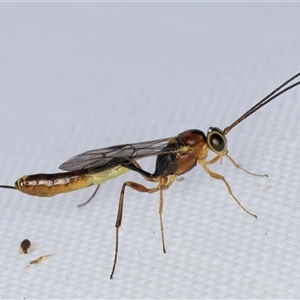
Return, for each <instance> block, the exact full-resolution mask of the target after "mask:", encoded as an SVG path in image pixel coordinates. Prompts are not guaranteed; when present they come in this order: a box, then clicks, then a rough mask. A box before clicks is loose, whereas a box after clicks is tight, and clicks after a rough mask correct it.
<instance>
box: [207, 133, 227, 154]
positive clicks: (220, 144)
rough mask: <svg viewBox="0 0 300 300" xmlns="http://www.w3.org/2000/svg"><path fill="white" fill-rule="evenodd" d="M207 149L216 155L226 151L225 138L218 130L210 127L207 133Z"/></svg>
mask: <svg viewBox="0 0 300 300" xmlns="http://www.w3.org/2000/svg"><path fill="white" fill-rule="evenodd" d="M207 142H208V146H209V148H210V149H211V150H212V151H214V152H215V153H217V154H221V153H222V152H223V151H224V150H226V138H225V136H224V135H223V132H222V131H221V130H220V129H219V128H214V127H210V128H209V129H208V133H207Z"/></svg>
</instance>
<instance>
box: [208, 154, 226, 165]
mask: <svg viewBox="0 0 300 300" xmlns="http://www.w3.org/2000/svg"><path fill="white" fill-rule="evenodd" d="M219 159H222V156H220V155H217V156H215V157H214V158H213V159H211V160H209V161H207V162H205V164H206V165H212V164H214V163H215V162H217V161H218V160H219Z"/></svg>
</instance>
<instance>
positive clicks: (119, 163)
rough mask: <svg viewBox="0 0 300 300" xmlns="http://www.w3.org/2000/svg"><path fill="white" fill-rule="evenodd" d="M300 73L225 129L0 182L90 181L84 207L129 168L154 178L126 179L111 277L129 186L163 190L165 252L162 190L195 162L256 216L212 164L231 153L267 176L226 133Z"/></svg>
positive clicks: (38, 185)
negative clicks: (146, 165) (233, 147)
mask: <svg viewBox="0 0 300 300" xmlns="http://www.w3.org/2000/svg"><path fill="white" fill-rule="evenodd" d="M299 76H300V73H298V74H296V75H294V76H293V77H291V78H290V79H289V80H287V81H286V82H284V83H283V84H281V85H280V86H279V87H278V88H276V89H275V90H274V91H272V92H271V93H270V94H269V95H267V96H266V97H264V98H263V99H262V100H261V101H259V102H258V103H257V104H256V105H254V106H253V107H252V108H250V109H249V110H248V111H247V112H246V113H244V114H243V115H242V116H241V117H240V118H238V119H237V120H236V121H234V122H233V123H232V124H231V125H230V126H228V127H225V128H224V129H223V130H221V129H219V128H217V127H210V128H209V129H208V131H207V135H205V134H204V133H203V131H201V130H199V129H191V130H186V131H184V132H182V133H180V134H179V135H177V136H176V137H171V138H165V139H159V140H153V141H148V142H141V143H134V144H122V145H117V146H112V147H108V148H102V149H97V150H91V151H87V152H84V153H82V154H78V155H76V156H74V157H73V158H71V159H69V160H67V161H66V162H64V163H63V164H62V165H60V167H59V168H60V169H61V170H64V171H67V172H63V173H56V174H35V175H26V176H23V177H21V178H20V179H18V180H17V181H16V182H15V186H8V185H0V187H1V188H10V189H17V190H19V191H21V192H23V193H25V194H29V195H32V196H39V197H52V196H55V195H57V194H60V193H65V192H72V191H75V190H78V189H83V188H86V187H89V186H91V185H97V187H96V190H95V191H94V193H93V194H92V196H91V197H90V198H89V199H88V200H87V201H86V202H85V203H83V204H81V205H80V206H82V205H85V204H87V203H88V202H89V201H90V200H91V199H92V198H93V197H94V196H95V195H96V193H97V191H98V189H99V186H100V184H102V183H104V182H106V181H108V180H111V179H114V178H116V177H118V176H120V175H122V174H124V173H126V172H128V171H130V170H131V171H135V172H137V173H139V174H140V175H141V176H142V177H144V179H146V180H147V181H151V182H156V183H157V186H156V187H154V188H147V187H146V186H144V185H142V184H139V183H137V182H133V181H126V182H124V183H123V186H122V188H121V192H120V198H119V204H118V212H117V218H116V224H115V228H116V241H115V254H114V261H113V266H112V271H111V275H110V278H111V279H112V278H113V275H114V272H115V268H116V264H117V256H118V250H119V228H120V226H121V223H122V216H123V204H124V194H125V189H126V187H130V188H132V189H134V190H136V191H138V192H141V193H155V192H159V220H160V229H161V239H162V248H163V252H166V247H165V239H164V230H163V220H162V212H163V192H164V191H165V190H166V189H168V188H169V187H170V186H171V185H172V184H173V183H174V181H175V180H176V178H177V176H180V175H182V174H185V173H186V172H188V171H190V170H191V169H193V168H194V167H195V166H196V165H197V163H198V164H199V165H201V166H202V167H203V169H204V170H205V171H206V173H208V175H210V176H211V177H212V178H214V179H218V180H222V181H223V182H224V184H225V186H226V188H227V190H228V192H229V194H230V195H231V197H232V198H233V199H234V200H235V201H236V202H237V204H238V205H239V206H240V207H241V208H242V209H243V210H244V211H245V212H246V213H248V214H249V215H251V216H254V217H256V215H254V214H253V213H251V212H249V211H248V210H247V209H246V208H245V207H244V206H243V205H242V204H241V203H240V202H239V200H238V199H237V198H236V197H235V195H234V194H233V193H232V190H231V187H230V185H229V183H228V182H227V181H226V179H225V178H224V177H223V176H222V175H220V174H217V173H214V172H212V171H211V170H210V169H209V165H211V164H214V163H216V162H217V161H218V160H221V159H222V158H223V157H227V158H228V159H229V160H230V161H231V162H232V164H233V165H234V166H235V167H236V168H238V169H241V170H243V171H245V172H247V173H249V174H252V175H256V176H266V175H258V174H254V173H251V172H249V171H247V170H245V169H244V168H242V167H241V166H239V165H238V164H237V163H236V162H235V161H234V160H233V159H232V158H231V157H230V156H229V155H228V150H227V140H226V135H227V134H228V133H229V131H230V130H231V129H232V128H234V127H235V126H236V125H238V124H239V123H240V122H242V121H243V120H245V119H246V118H248V117H249V116H250V115H252V114H253V113H254V112H255V111H257V110H258V109H260V108H262V107H263V106H264V105H266V104H267V103H269V102H271V101H272V100H274V99H275V98H277V97H278V96H280V95H281V94H283V93H285V92H287V91H288V90H290V89H292V88H294V87H296V86H297V85H299V84H300V81H297V82H295V83H293V84H291V85H289V86H287V85H288V84H289V83H291V82H292V81H293V80H294V79H295V78H297V77H299ZM209 150H211V151H212V152H214V154H215V157H214V158H213V159H211V160H207V156H208V152H209ZM149 156H156V164H155V170H154V172H153V173H150V172H147V171H145V170H144V169H142V168H141V166H140V165H139V164H138V162H137V160H139V159H142V158H145V157H149Z"/></svg>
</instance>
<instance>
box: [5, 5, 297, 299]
mask: <svg viewBox="0 0 300 300" xmlns="http://www.w3.org/2000/svg"><path fill="white" fill-rule="evenodd" d="M0 14H1V27H0V34H1V35H0V37H1V50H0V56H1V89H0V99H1V108H0V120H1V126H0V140H1V151H0V166H1V174H0V184H13V183H14V182H15V180H16V179H18V178H19V177H21V176H23V175H25V174H35V173H54V172H58V166H59V165H60V164H61V163H62V162H64V161H65V160H67V159H69V158H70V157H72V156H73V155H75V154H78V153H81V152H84V151H86V150H91V149H97V148H102V147H107V146H110V145H115V144H120V143H131V142H139V141H146V140H152V139H159V138H165V137H171V136H175V135H177V134H178V133H180V132H182V131H184V130H186V129H190V128H199V129H201V130H203V131H204V132H206V131H207V129H208V127H209V126H217V127H220V128H222V129H223V128H224V127H225V126H228V125H229V124H231V123H232V122H233V121H234V120H236V119H237V118H238V117H239V116H240V115H242V114H243V113H244V112H245V111H246V110H247V109H249V108H250V107H251V106H252V105H254V104H255V103H256V102H258V101H259V100H260V99H261V98H262V97H264V96H265V95H267V94H268V93H269V92H271V91H272V90H273V89H274V88H275V87H277V86H278V85H279V84H281V83H282V82H284V81H285V80H286V79H288V78H289V77H291V76H292V75H294V74H296V73H298V72H299V71H300V59H299V57H300V56H299V53H300V34H299V28H300V18H299V15H300V4H299V3H1V4H0ZM299 115H300V88H299V87H297V88H295V89H294V90H293V91H290V92H288V93H287V94H285V95H283V96H281V97H280V98H278V99H276V100H275V101H274V102H272V103H270V104H268V105H267V106H266V107H264V108H263V109H261V110H260V111H258V112H256V113H255V114H254V115H252V116H251V117H249V118H248V119H247V120H245V121H243V122H242V123H241V124H239V125H238V126H237V127H236V128H234V129H233V130H232V131H231V132H230V133H229V134H228V148H229V153H230V155H231V156H232V157H233V158H234V159H235V160H236V161H237V162H238V163H240V164H241V165H242V166H243V167H245V168H247V169H249V170H250V171H253V172H258V173H263V174H264V173H267V174H268V175H269V177H268V178H259V177H254V176H250V175H248V174H246V173H244V172H242V171H238V170H236V169H235V167H234V166H232V164H231V163H230V162H229V161H228V160H226V159H224V160H223V164H222V166H221V165H220V164H216V165H214V166H212V170H214V171H216V172H219V173H221V174H223V175H224V176H225V177H226V178H227V180H228V182H229V183H230V184H231V187H232V189H233V192H234V193H235V195H236V196H237V197H238V199H239V200H240V201H241V202H242V203H243V205H245V206H246V207H247V208H248V209H249V210H250V211H251V212H253V213H255V214H257V216H258V219H254V218H253V217H251V216H249V215H247V214H246V213H245V212H243V211H242V210H241V208H240V207H239V206H238V205H236V203H235V202H234V200H233V199H232V198H231V197H230V195H229V194H228V192H227V190H226V187H225V186H224V184H223V183H222V182H219V181H217V180H214V179H211V178H210V177H209V176H208V175H207V174H206V173H205V172H204V171H203V170H202V169H201V168H200V167H197V168H195V169H194V170H192V171H191V172H189V173H187V174H185V175H184V177H183V178H184V180H183V181H178V182H175V184H174V185H173V186H172V187H171V188H170V189H169V190H168V191H166V192H165V206H164V215H163V217H164V226H165V238H166V247H167V253H166V254H163V253H162V247H161V240H160V229H159V219H158V213H157V212H158V194H152V195H149V194H140V193H137V192H135V191H132V190H130V189H128V190H127V192H126V197H125V209H124V216H123V223H122V229H121V230H120V245H119V246H120V249H119V260H118V264H117V268H116V273H115V276H114V279H113V280H110V279H109V275H110V271H111V267H112V262H113V256H114V246H115V228H114V224H115V218H116V214H117V205H118V197H119V193H120V189H121V185H122V183H123V182H124V181H125V180H134V181H137V182H140V183H143V184H145V185H147V186H152V185H151V184H150V183H147V182H145V181H144V179H143V178H142V177H141V176H139V175H138V174H134V173H128V174H126V175H124V176H122V177H120V178H118V179H116V180H113V181H111V182H108V183H107V184H105V185H104V186H103V187H101V189H100V191H99V194H98V195H97V197H96V199H94V200H93V201H92V202H91V203H90V204H89V205H87V206H85V207H84V208H81V209H78V208H77V204H79V203H81V202H84V200H86V199H87V198H88V197H89V196H90V195H91V193H92V192H93V188H91V189H86V190H82V191H79V192H74V193H69V194H64V195H59V196H56V197H54V198H49V199H46V198H37V197H30V196H27V195H25V194H22V193H20V192H17V191H12V190H5V189H1V190H0V192H1V193H0V195H1V197H0V206H1V216H2V217H1V221H0V237H1V247H0V260H1V264H0V265H1V275H0V277H1V279H0V298H3V299H5V298H19V299H20V298H26V299H29V298H39V299H46V298H86V299H88V298H161V299H166V298H297V297H299V295H300V284H299V282H300V201H299V198H300V190H299V179H300V171H299V170H300V156H299V155H298V153H299V142H300V138H299V131H300V123H299ZM141 163H142V165H143V167H144V168H145V169H147V170H149V171H153V170H154V159H147V160H145V162H144V161H141ZM25 238H27V239H30V240H31V242H32V243H33V246H32V250H31V252H30V253H29V254H27V255H24V254H22V253H21V252H20V249H19V245H20V243H21V241H22V240H23V239H25ZM47 254H55V255H53V256H51V257H50V258H49V259H48V260H45V261H43V262H41V263H40V264H38V265H36V266H32V267H29V268H26V266H27V265H28V264H29V262H30V261H32V260H34V259H37V258H39V257H40V256H42V255H47Z"/></svg>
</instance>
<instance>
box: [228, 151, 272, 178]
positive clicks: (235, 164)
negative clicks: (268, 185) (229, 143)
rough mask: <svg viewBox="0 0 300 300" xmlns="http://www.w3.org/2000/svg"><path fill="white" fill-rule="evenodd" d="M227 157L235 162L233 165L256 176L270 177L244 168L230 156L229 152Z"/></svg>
mask: <svg viewBox="0 0 300 300" xmlns="http://www.w3.org/2000/svg"><path fill="white" fill-rule="evenodd" d="M226 156H227V158H228V159H229V160H230V161H231V162H232V163H233V165H234V166H235V167H236V168H237V169H241V170H243V171H244V172H246V173H248V174H250V175H254V176H260V177H268V175H267V174H256V173H252V172H250V171H248V170H246V169H244V168H242V167H241V166H240V165H238V164H237V163H236V162H235V161H234V160H233V158H232V157H230V156H229V155H228V154H226Z"/></svg>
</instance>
